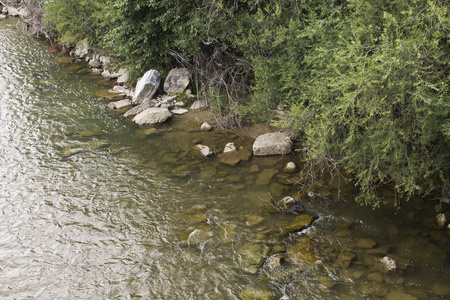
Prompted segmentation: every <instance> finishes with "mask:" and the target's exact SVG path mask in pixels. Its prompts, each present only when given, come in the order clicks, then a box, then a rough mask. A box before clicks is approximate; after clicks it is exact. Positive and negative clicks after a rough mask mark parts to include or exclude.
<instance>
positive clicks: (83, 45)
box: [74, 39, 89, 57]
mask: <svg viewBox="0 0 450 300" xmlns="http://www.w3.org/2000/svg"><path fill="white" fill-rule="evenodd" d="M88 53H89V47H88V44H87V40H86V39H83V40H81V41H79V42H78V43H77V45H76V46H75V52H74V54H75V56H77V57H84V56H86V55H87V54H88Z"/></svg>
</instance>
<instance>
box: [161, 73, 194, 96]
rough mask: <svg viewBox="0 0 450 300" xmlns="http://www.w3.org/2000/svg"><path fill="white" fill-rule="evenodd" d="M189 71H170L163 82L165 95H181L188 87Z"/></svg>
mask: <svg viewBox="0 0 450 300" xmlns="http://www.w3.org/2000/svg"><path fill="white" fill-rule="evenodd" d="M190 79H191V70H190V69H187V68H177V69H172V70H171V71H170V72H169V74H168V75H167V77H166V80H165V81H164V91H165V92H166V93H167V94H175V93H181V92H182V91H183V90H184V89H185V88H187V86H188V85H189V82H190Z"/></svg>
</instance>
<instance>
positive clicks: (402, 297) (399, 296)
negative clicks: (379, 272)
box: [384, 291, 417, 300]
mask: <svg viewBox="0 0 450 300" xmlns="http://www.w3.org/2000/svg"><path fill="white" fill-rule="evenodd" d="M384 299H385V300H417V298H416V297H414V296H411V295H409V294H407V293H402V292H397V291H392V292H390V293H389V294H388V295H386V297H385V298H384Z"/></svg>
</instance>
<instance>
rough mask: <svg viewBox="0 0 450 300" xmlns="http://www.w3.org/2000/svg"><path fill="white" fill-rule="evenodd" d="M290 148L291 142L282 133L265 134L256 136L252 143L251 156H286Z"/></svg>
mask: <svg viewBox="0 0 450 300" xmlns="http://www.w3.org/2000/svg"><path fill="white" fill-rule="evenodd" d="M291 148H292V141H291V139H290V138H289V137H288V136H287V135H285V134H284V133H281V132H274V133H266V134H263V135H260V136H258V138H257V139H256V140H255V142H254V143H253V154H254V155H255V156H266V155H280V154H288V153H290V152H291Z"/></svg>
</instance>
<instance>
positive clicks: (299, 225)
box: [283, 214, 317, 235]
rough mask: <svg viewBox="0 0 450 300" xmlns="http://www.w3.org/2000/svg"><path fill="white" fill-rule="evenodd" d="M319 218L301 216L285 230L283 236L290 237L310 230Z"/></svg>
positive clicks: (308, 215) (306, 215)
mask: <svg viewBox="0 0 450 300" xmlns="http://www.w3.org/2000/svg"><path fill="white" fill-rule="evenodd" d="M316 219H317V217H316V216H313V215H310V214H301V215H299V216H297V217H295V218H294V220H292V222H291V223H290V224H289V225H287V226H286V227H285V228H283V234H285V235H289V234H291V233H294V232H298V231H302V230H303V229H306V228H308V227H309V226H310V225H311V224H312V223H313V222H314V220H316Z"/></svg>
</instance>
